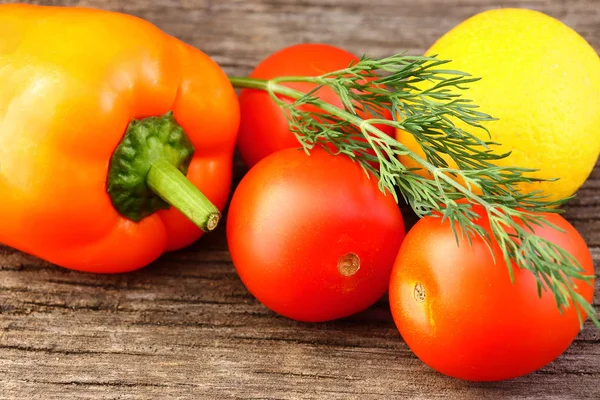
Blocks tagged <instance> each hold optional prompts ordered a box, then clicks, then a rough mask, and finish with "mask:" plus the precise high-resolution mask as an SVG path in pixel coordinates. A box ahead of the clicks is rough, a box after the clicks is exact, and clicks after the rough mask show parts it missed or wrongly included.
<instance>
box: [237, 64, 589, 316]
mask: <svg viewBox="0 0 600 400" xmlns="http://www.w3.org/2000/svg"><path fill="white" fill-rule="evenodd" d="M448 62H449V61H446V60H440V59H438V58H437V57H435V56H433V57H426V56H407V55H404V54H397V55H393V56H391V57H386V58H381V59H371V58H368V57H366V56H363V57H362V58H361V59H360V60H359V61H358V62H356V63H353V64H351V65H349V66H348V67H347V68H345V69H342V70H338V71H334V72H330V73H326V74H323V75H320V76H316V77H309V76H285V77H277V78H273V79H270V80H261V79H254V78H242V77H231V78H230V80H231V82H232V84H233V85H234V86H236V87H245V88H254V89H260V90H265V91H267V92H268V93H269V95H270V96H271V98H272V99H273V100H274V101H275V102H276V103H277V104H278V105H279V107H280V108H281V109H282V110H283V111H284V112H285V114H286V115H287V117H288V120H289V124H290V129H291V131H292V132H293V133H294V134H295V136H296V138H297V139H298V142H299V143H300V145H301V146H302V148H303V149H304V150H305V151H307V152H310V150H311V149H313V148H314V147H315V146H320V145H323V144H328V145H327V146H324V147H325V149H327V150H328V151H330V152H333V153H335V154H345V155H347V156H349V157H350V158H352V159H353V160H355V161H356V162H358V163H359V164H360V165H361V166H362V168H363V169H365V170H366V171H369V172H370V173H372V174H373V175H374V176H375V177H377V179H378V180H379V188H380V189H381V190H382V191H384V192H389V193H391V194H392V195H393V196H394V198H395V199H396V201H398V200H399V199H398V193H399V194H400V196H402V198H403V199H404V200H405V201H406V202H407V203H408V204H409V205H410V206H411V208H412V209H413V210H414V212H415V213H416V214H417V215H418V216H419V217H423V216H441V217H442V218H444V219H448V220H449V222H450V224H451V226H452V229H453V231H454V235H455V237H456V239H457V241H458V238H459V237H460V236H463V237H466V238H467V239H468V241H469V242H471V237H472V236H473V235H477V236H480V237H481V238H482V239H484V240H485V242H486V244H487V245H488V247H489V248H490V251H491V249H492V245H493V243H497V245H498V246H499V248H500V250H501V251H502V256H503V258H504V260H505V262H506V264H507V266H508V273H509V274H510V277H511V280H514V276H513V269H512V265H516V266H517V267H518V268H522V269H526V270H529V271H531V272H532V274H533V275H534V277H535V279H536V280H537V289H538V294H539V295H540V296H541V294H542V292H543V291H550V292H551V293H552V294H553V296H554V298H555V299H556V303H557V306H558V308H559V310H561V311H563V310H564V309H565V308H567V307H570V306H571V305H572V304H577V305H579V306H580V307H581V309H582V310H583V311H584V313H585V314H587V315H588V316H589V317H590V319H591V320H592V321H593V322H594V323H595V324H596V325H597V326H599V327H600V322H599V321H598V318H597V316H596V314H595V310H594V308H593V307H592V305H591V304H589V303H588V302H587V301H586V300H585V299H584V298H583V297H581V296H580V295H579V294H578V293H577V292H576V290H575V288H576V284H575V282H574V280H575V279H579V280H583V281H586V282H588V283H589V282H590V280H591V279H592V278H593V277H592V276H588V275H585V274H584V272H585V271H584V270H583V268H582V267H581V265H580V264H579V262H578V261H577V260H576V259H575V258H574V257H573V256H572V255H571V254H569V253H568V252H566V251H565V250H563V249H562V248H560V247H559V246H557V245H555V244H553V243H552V242H550V241H548V240H546V239H544V238H542V237H540V236H537V235H535V234H534V233H533V232H532V227H533V226H534V225H537V226H543V225H548V224H549V223H548V222H547V221H545V219H544V218H543V216H542V215H540V214H539V213H540V212H560V209H559V208H558V206H560V205H561V204H563V203H564V202H565V201H566V200H567V199H564V200H560V201H549V200H548V199H547V197H546V196H545V195H544V193H542V192H539V191H533V192H522V191H521V190H520V188H519V186H520V185H521V184H523V183H531V182H535V181H541V180H542V179H539V178H534V177H532V176H530V173H531V172H533V171H534V170H533V169H528V168H521V167H499V166H497V165H494V163H493V161H495V160H499V159H502V158H505V157H507V156H508V153H498V152H495V151H494V149H493V148H494V146H497V145H498V143H495V142H493V141H492V140H491V138H490V135H489V132H487V130H486V129H485V127H484V125H483V123H484V122H487V121H492V120H493V118H492V117H491V116H489V115H487V114H485V113H483V112H481V111H479V110H478V107H477V105H475V104H473V103H472V102H471V101H470V100H468V99H466V98H464V97H463V96H462V93H461V92H463V91H465V90H467V89H468V85H469V84H470V83H472V82H475V81H477V80H478V78H474V77H472V76H470V75H469V74H467V73H465V72H461V71H455V70H448V69H444V68H443V66H444V64H446V63H448ZM289 82H305V83H310V84H313V85H314V88H313V89H312V90H311V91H309V92H307V93H303V92H300V91H297V90H294V89H291V88H289V87H287V86H286V83H289ZM423 83H426V84H423ZM324 87H327V88H330V89H331V90H333V91H334V92H335V93H336V94H337V95H338V96H339V98H340V100H341V102H342V104H343V108H338V107H336V106H334V105H332V104H330V103H327V102H325V101H323V100H321V99H320V98H319V91H320V90H321V89H322V88H324ZM306 105H312V106H314V107H309V108H307V107H304V106H306ZM386 113H391V115H392V116H394V118H392V119H389V118H385V117H384V116H385V115H386ZM458 121H460V122H461V123H460V124H459V123H457V122H458ZM381 125H388V126H392V127H394V128H396V129H402V130H404V131H406V132H408V133H410V134H411V135H413V137H414V138H415V140H416V141H417V143H418V144H419V146H420V147H421V149H422V150H423V153H424V154H425V157H421V156H420V155H419V154H417V153H415V152H414V151H412V150H411V149H409V148H408V147H407V146H405V145H404V144H402V143H400V142H398V141H397V140H396V139H394V138H392V137H390V136H388V135H387V134H385V133H384V132H383V131H382V130H381V129H379V128H378V126H381ZM460 125H462V126H467V127H470V128H472V129H473V130H483V131H486V132H487V135H483V136H487V138H488V139H489V140H483V139H481V138H480V137H479V136H476V135H474V134H472V133H470V132H469V130H471V129H469V130H464V129H462V128H460ZM399 156H405V157H409V158H411V159H412V160H414V161H415V162H416V163H417V164H418V165H420V166H421V168H422V169H424V170H426V171H427V172H428V173H429V175H430V176H428V177H425V176H422V175H420V174H418V173H416V172H415V169H414V168H409V167H407V166H405V165H404V164H403V163H402V162H401V161H400V159H399ZM448 159H450V160H452V161H453V166H451V165H450V163H448V161H447V160H448ZM473 205H480V206H482V207H483V209H484V210H485V212H486V214H487V217H488V219H489V224H490V232H491V235H490V234H488V232H487V231H486V230H485V229H484V228H483V227H482V226H481V225H479V224H478V223H477V219H478V218H479V215H478V214H477V213H476V212H475V211H474V210H473ZM553 228H555V229H558V228H557V227H555V226H553ZM576 310H577V315H578V317H579V319H580V322H581V323H583V318H582V315H581V313H580V310H579V308H578V307H576Z"/></svg>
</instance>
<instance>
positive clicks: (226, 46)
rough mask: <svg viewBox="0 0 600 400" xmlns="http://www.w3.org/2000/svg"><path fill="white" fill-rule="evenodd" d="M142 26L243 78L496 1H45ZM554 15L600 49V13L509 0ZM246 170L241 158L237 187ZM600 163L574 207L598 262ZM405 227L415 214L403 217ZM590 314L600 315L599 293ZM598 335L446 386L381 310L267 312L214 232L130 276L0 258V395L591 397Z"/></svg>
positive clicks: (368, 45)
mask: <svg viewBox="0 0 600 400" xmlns="http://www.w3.org/2000/svg"><path fill="white" fill-rule="evenodd" d="M38 3H44V4H50V3H53V4H66V5H80V6H94V7H101V8H106V9H113V10H118V11H124V12H128V13H131V14H134V15H138V16H140V17H142V18H145V19H148V20H150V21H151V22H153V23H155V24H156V25H157V26H159V27H160V28H162V29H164V30H166V31H167V32H169V33H171V34H173V35H175V36H177V37H179V38H181V39H182V40H185V41H187V42H189V43H190V44H192V45H194V46H197V47H198V48H201V49H202V50H204V51H205V52H207V53H208V54H210V55H211V56H212V57H214V59H215V60H217V61H218V62H219V63H220V64H221V65H222V66H223V67H224V68H225V69H226V71H227V72H228V73H230V74H246V73H248V71H249V70H250V69H251V68H252V66H253V65H255V64H256V63H257V62H258V61H259V60H260V59H262V58H263V57H265V56H266V55H267V54H269V53H271V52H272V51H275V50H277V49H279V48H281V47H283V46H286V45H289V44H292V43H297V42H302V41H319V42H328V43H332V44H336V45H339V46H343V47H345V48H348V49H349V50H351V51H354V52H355V53H357V54H360V53H369V54H371V55H373V56H382V55H387V54H391V53H395V52H398V51H401V50H408V51H410V52H411V53H415V54H418V53H422V52H423V51H424V50H425V49H426V48H427V47H428V46H429V45H430V44H431V43H432V42H433V41H434V40H435V39H436V38H437V37H438V36H440V35H441V34H442V33H444V32H445V31H447V30H448V29H450V28H451V27H452V26H454V25H456V24H457V23H459V22H460V21H461V20H463V19H465V18H467V17H468V16H470V15H472V14H474V13H475V12H477V11H481V10H484V9H487V8H491V7H495V2H493V1H491V0H482V1H476V0H455V1H452V2H447V1H443V0H421V1H397V0H378V1H375V2H364V1H361V0H343V1H342V0H301V1H294V0H280V1H276V0H252V1H244V0H223V1H210V0H204V1H193V0H181V1H176V0H156V1H142V0H133V1H128V2H120V1H117V0H88V1H75V0H64V1H42V2H38ZM503 5H505V6H527V7H529V8H535V9H539V10H541V11H544V12H546V13H548V14H550V15H553V16H555V17H558V18H560V19H561V20H563V21H564V22H566V23H567V24H569V25H570V26H572V27H573V28H575V29H576V30H577V31H579V32H580V33H581V34H582V35H583V36H584V37H585V38H586V39H587V40H588V41H589V42H590V43H591V44H592V45H593V46H594V47H595V48H596V49H600V2H599V1H595V0H580V1H550V0H530V1H518V0H509V1H505V2H503ZM244 172H245V169H244V167H243V166H242V165H241V163H240V161H239V160H237V163H236V169H235V180H236V181H239V179H240V178H241V176H242V175H243V174H244ZM599 189H600V166H597V167H596V169H595V171H594V173H593V175H592V176H591V177H590V180H589V181H588V182H587V183H586V185H585V186H584V187H583V188H582V189H581V190H580V192H579V195H578V197H577V198H575V199H574V200H573V201H572V202H571V203H570V204H569V206H568V208H567V212H566V214H565V215H566V217H567V219H569V220H570V221H571V222H572V223H573V224H574V225H575V227H576V228H577V229H579V230H580V232H581V233H582V235H583V236H584V238H585V239H586V241H587V242H588V244H589V245H590V247H591V250H592V254H593V256H594V260H595V263H596V267H597V272H600V271H598V266H599V265H600V221H599V218H600V190H599ZM405 211H406V212H405V215H406V216H407V219H408V220H409V221H412V220H414V217H412V216H411V215H410V213H409V212H408V211H407V210H405ZM594 304H595V305H596V307H597V308H598V307H599V306H600V282H597V283H596V296H595V299H594ZM599 379H600V333H599V332H598V330H596V329H595V328H593V327H592V325H591V324H590V323H588V324H586V327H585V329H584V330H583V331H582V333H581V334H580V335H579V337H578V338H577V339H576V341H575V342H574V343H573V345H572V346H571V347H570V348H569V349H568V350H567V352H566V353H565V354H564V355H563V356H561V357H560V358H559V359H558V360H556V361H555V362H553V363H552V364H550V365H549V366H547V367H546V368H544V369H542V370H540V371H538V372H537V373H534V374H531V375H529V376H526V377H523V378H520V379H517V380H514V381H510V382H502V383H496V384H473V383H465V382H460V381H456V380H453V379H450V378H446V377H444V376H442V375H440V374H437V373H435V372H433V371H431V370H430V369H429V368H427V367H426V366H424V365H423V364H422V363H421V362H420V361H419V360H418V359H416V358H415V356H414V355H412V353H411V352H410V350H409V349H408V347H407V346H406V345H405V344H404V342H403V341H402V340H401V338H400V336H399V334H398V332H397V330H396V329H395V327H394V324H393V321H392V319H391V316H390V314H389V309H388V306H387V304H386V301H385V299H382V300H381V301H380V302H378V303H377V304H376V305H375V306H373V307H372V308H371V309H369V310H367V311H365V312H363V313H361V314H358V315H356V316H353V317H351V318H347V319H344V320H341V321H335V322H331V323H325V324H304V323H298V322H294V321H290V320H288V319H285V318H282V317H279V316H276V315H274V314H273V313H272V312H270V311H269V310H267V309H266V308H264V307H263V306H261V305H260V304H259V303H258V302H257V301H256V300H254V299H253V298H252V296H250V295H249V294H248V292H247V291H246V290H245V288H244V287H243V285H242V284H241V282H240V281H239V279H238V277H237V275H236V274H235V270H234V268H233V266H232V265H231V262H230V258H229V254H228V252H227V246H226V240H225V233H224V227H223V226H221V227H220V228H219V229H218V231H217V232H215V233H213V234H211V235H208V236H206V237H204V238H203V239H201V240H200V241H198V243H195V244H194V245H192V246H190V247H189V248H187V249H185V250H182V251H179V252H176V253H173V254H168V255H165V256H164V257H162V258H161V259H160V260H159V261H157V262H156V263H154V264H152V265H150V266H148V267H147V268H145V269H143V270H141V271H136V272H133V273H129V274H123V275H116V276H98V275H90V274H82V273H78V272H74V271H68V270H64V269H60V268H57V267H54V266H52V265H49V264H48V263H45V262H43V261H41V260H38V259H36V258H34V257H31V256H27V255H24V254H22V253H19V252H17V251H14V250H11V249H8V248H0V398H1V399H31V398H43V399H54V398H65V399H67V398H68V399H72V398H82V399H117V398H118V399H147V398H161V399H163V398H164V399H167V398H204V399H211V398H212V399H230V398H231V399H233V398H248V399H250V398H252V399H259V398H260V399H267V398H268V399H317V398H319V399H353V398H361V399H380V398H415V399H431V398H453V399H472V398H477V399H479V398H482V399H484V398H489V399H504V398H515V399H539V398H547V399H597V398H599V397H600V386H599V385H598V382H599Z"/></svg>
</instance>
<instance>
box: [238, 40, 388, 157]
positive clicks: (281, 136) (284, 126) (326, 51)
mask: <svg viewBox="0 0 600 400" xmlns="http://www.w3.org/2000/svg"><path fill="white" fill-rule="evenodd" d="M358 60H359V58H358V57H356V56H355V55H353V54H352V53H349V52H347V51H346V50H342V49H340V48H337V47H334V46H330V45H327V44H314V43H309V44H297V45H293V46H290V47H287V48H284V49H282V50H279V51H278V52H276V53H273V54H271V55H270V56H269V57H267V58H266V59H264V60H263V61H262V62H261V63H260V64H259V65H258V66H257V67H256V68H255V69H254V71H252V73H251V74H250V77H251V78H260V79H271V78H276V77H280V76H318V75H322V74H324V73H327V72H333V71H337V70H340V69H344V68H346V67H348V66H349V65H350V63H351V62H352V61H354V62H356V61H358ZM285 85H286V86H288V87H290V88H293V89H296V90H299V91H301V92H305V93H306V92H309V91H310V90H312V89H314V87H315V85H313V84H309V83H302V82H292V83H286V84H285ZM317 95H318V97H319V98H320V99H321V100H323V101H325V102H328V103H331V104H333V105H335V106H336V107H339V108H343V105H342V102H341V100H340V99H339V97H338V96H337V95H336V94H335V92H334V91H333V90H331V89H329V88H322V89H320V90H319V91H318V92H317ZM281 98H282V100H286V101H289V102H290V103H291V102H292V100H291V99H288V98H285V97H283V96H282V97H281ZM239 102H240V112H241V121H240V130H239V133H238V149H239V151H240V155H241V157H242V160H244V162H245V163H246V165H247V166H249V167H252V166H253V165H254V164H256V163H257V162H258V161H260V160H261V159H262V158H264V157H266V156H268V155H269V154H271V153H274V152H276V151H278V150H281V149H285V148H290V147H293V148H299V147H300V144H299V143H298V141H297V140H296V137H295V136H294V134H293V133H292V132H291V131H290V129H289V125H288V120H287V117H286V115H285V114H284V113H283V111H282V110H281V109H280V108H279V106H278V105H277V104H275V102H274V101H273V100H272V99H271V98H270V96H269V94H268V93H267V92H265V91H263V90H255V89H242V90H241V91H240V96H239ZM310 109H315V108H314V107H312V108H311V107H310V106H309V107H304V110H306V111H308V110H310ZM363 115H364V114H363ZM384 117H385V118H386V119H391V115H390V114H389V113H386V114H385V115H384ZM378 128H379V129H381V130H382V131H383V132H384V133H386V134H388V135H390V136H393V135H394V129H393V128H391V127H389V126H378Z"/></svg>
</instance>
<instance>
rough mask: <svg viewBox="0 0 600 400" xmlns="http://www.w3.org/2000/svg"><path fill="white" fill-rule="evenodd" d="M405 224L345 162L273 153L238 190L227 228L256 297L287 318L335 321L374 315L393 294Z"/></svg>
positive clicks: (387, 198) (322, 154) (321, 155)
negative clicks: (374, 308) (378, 304)
mask: <svg viewBox="0 0 600 400" xmlns="http://www.w3.org/2000/svg"><path fill="white" fill-rule="evenodd" d="M404 234H405V231H404V222H403V219H402V215H401V213H400V209H399V207H398V205H397V204H396V202H395V201H394V199H393V197H392V196H391V195H390V194H389V193H388V194H386V195H384V194H383V193H382V192H381V191H380V190H379V189H378V187H377V180H376V179H375V178H374V177H372V176H371V177H370V179H369V178H368V177H367V176H366V174H365V173H364V171H363V170H362V169H361V168H360V166H359V165H358V164H357V163H354V162H353V161H351V160H350V159H349V158H348V157H346V156H333V155H331V154H329V153H327V152H326V151H325V150H323V149H315V150H313V151H312V152H311V155H310V156H308V155H306V154H305V153H304V152H303V151H300V150H296V149H285V150H281V151H279V152H277V153H274V154H272V155H270V156H268V157H266V158H265V159H263V160H262V161H261V162H259V163H258V164H256V166H255V167H254V168H252V169H251V170H250V171H249V172H248V174H247V175H246V176H245V177H244V178H243V179H242V181H241V183H240V184H239V186H238V188H237V189H236V191H235V193H234V195H233V199H232V201H231V205H230V208H229V214H228V218H227V239H228V243H229V250H230V252H231V258H232V260H233V264H234V265H235V268H236V270H237V272H238V274H239V276H240V278H241V280H242V281H243V283H244V284H245V285H246V287H247V288H248V290H249V291H250V292H251V293H252V294H253V295H254V296H255V297H256V298H257V299H258V300H259V301H260V302H262V303H263V304H264V305H265V306H267V307H269V308H270V309H272V310H273V311H275V312H277V313H279V314H281V315H284V316H286V317H288V318H292V319H296V320H301V321H311V322H316V321H326V320H332V319H337V318H342V317H345V316H348V315H351V314H354V313H356V312H359V311H361V310H364V309H366V308H367V307H369V306H370V305H372V304H373V303H374V302H375V301H377V300H378V299H379V298H380V297H381V296H382V295H384V294H385V292H386V291H387V286H388V283H389V277H390V272H391V269H392V265H393V263H394V259H395V257H396V254H397V253H398V249H399V248H400V244H401V242H402V239H403V238H404Z"/></svg>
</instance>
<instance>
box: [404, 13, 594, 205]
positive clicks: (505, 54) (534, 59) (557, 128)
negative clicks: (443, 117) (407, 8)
mask: <svg viewBox="0 0 600 400" xmlns="http://www.w3.org/2000/svg"><path fill="white" fill-rule="evenodd" d="M427 55H438V58H439V59H443V60H452V62H450V63H448V64H446V65H444V67H443V68H444V69H446V68H448V69H454V70H459V71H464V72H467V73H469V74H471V75H473V76H476V77H481V78H482V79H481V80H479V81H477V82H474V83H472V84H470V85H469V89H468V90H466V91H462V92H461V93H462V94H463V96H464V97H465V98H468V99H471V100H473V102H474V103H475V104H477V105H479V106H480V109H479V110H480V111H482V112H485V113H487V114H490V115H491V116H492V117H494V118H496V119H497V120H496V121H490V122H486V123H485V124H484V125H485V126H486V128H487V129H488V130H489V131H490V134H491V140H493V141H494V142H498V143H500V144H501V145H500V146H497V147H495V148H494V149H495V151H496V152H501V153H504V152H507V151H510V152H511V155H510V156H508V157H507V158H505V159H502V160H499V161H496V162H495V163H496V164H497V165H502V166H515V167H524V168H534V169H537V170H539V171H537V172H535V173H532V174H531V176H535V177H539V178H559V180H558V181H555V182H541V183H531V184H527V185H525V186H522V187H521V189H522V190H523V191H532V190H543V191H544V192H545V193H546V194H548V195H550V197H549V199H555V200H556V199H561V198H564V197H567V196H570V195H572V194H573V193H575V191H576V190H577V189H578V188H579V187H580V186H581V185H582V184H583V183H584V182H585V180H586V179H587V177H588V176H589V174H590V172H591V171H592V169H593V167H594V165H595V163H596V160H597V159H598V155H599V153H600V58H599V57H598V55H597V54H596V52H595V51H594V49H593V48H592V47H591V46H590V45H589V44H588V43H587V42H586V41H585V40H584V39H583V38H582V37H581V36H580V35H578V34H577V33H576V32H575V31H573V30H572V29H571V28H569V27H567V26H566V25H564V24H563V23H562V22H560V21H558V20H556V19H554V18H551V17H549V16H547V15H545V14H542V13H540V12H537V11H532V10H526V9H498V10H490V11H485V12H483V13H480V14H477V15H475V16H473V17H471V18H469V19H468V20H466V21H464V22H463V23H461V24H460V25H458V26H457V27H455V28H454V29H452V30H451V31H450V32H448V33H446V34H445V35H444V36H442V37H441V38H440V39H439V40H438V41H437V42H436V43H435V44H434V45H433V46H432V47H431V48H430V49H429V50H428V51H427ZM460 127H461V128H463V129H465V130H468V131H469V132H471V133H473V134H476V135H477V136H479V137H481V138H486V139H487V138H488V137H487V134H486V133H485V132H484V131H481V130H478V129H475V128H472V127H466V126H464V125H460ZM396 135H397V139H398V140H399V141H400V142H402V143H404V144H406V145H407V146H408V147H409V148H410V149H412V150H413V151H415V152H417V153H419V154H421V155H423V152H422V151H421V149H420V147H419V145H418V144H417V143H416V142H415V140H414V138H413V136H412V135H410V134H409V133H406V132H404V131H401V130H398V131H397V133H396ZM401 161H402V162H403V163H404V164H405V165H408V166H411V167H418V165H416V164H415V163H414V162H413V161H412V160H411V159H408V158H407V157H402V158H401Z"/></svg>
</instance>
